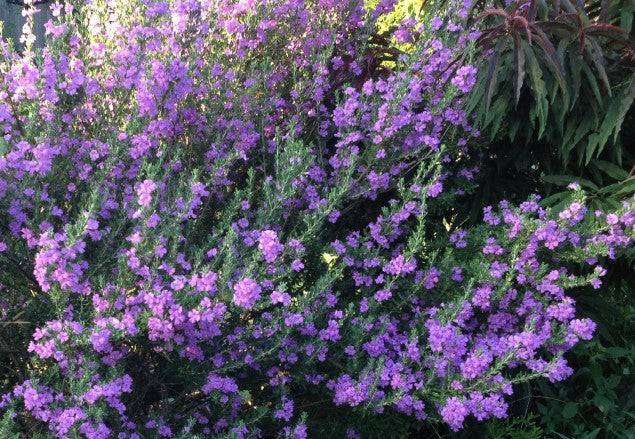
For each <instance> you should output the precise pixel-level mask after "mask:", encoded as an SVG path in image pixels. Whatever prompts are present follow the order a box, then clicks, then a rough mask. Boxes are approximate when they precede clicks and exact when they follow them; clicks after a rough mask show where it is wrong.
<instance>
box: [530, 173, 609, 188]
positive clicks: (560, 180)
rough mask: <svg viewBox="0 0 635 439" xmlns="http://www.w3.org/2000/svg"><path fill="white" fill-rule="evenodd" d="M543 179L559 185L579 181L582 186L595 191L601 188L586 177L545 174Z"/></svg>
mask: <svg viewBox="0 0 635 439" xmlns="http://www.w3.org/2000/svg"><path fill="white" fill-rule="evenodd" d="M542 180H543V181H545V182H547V183H551V184H555V185H557V186H566V185H568V184H569V183H573V182H574V181H575V182H578V183H580V185H581V186H584V187H587V188H589V189H592V190H594V191H598V190H599V188H598V187H597V185H596V184H595V183H593V182H592V181H589V180H587V179H586V178H580V177H575V176H573V175H543V176H542Z"/></svg>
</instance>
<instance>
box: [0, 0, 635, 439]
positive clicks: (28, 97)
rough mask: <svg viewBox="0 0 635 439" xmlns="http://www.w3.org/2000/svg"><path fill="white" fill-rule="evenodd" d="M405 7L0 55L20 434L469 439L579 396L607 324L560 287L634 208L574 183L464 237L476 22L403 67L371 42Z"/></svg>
mask: <svg viewBox="0 0 635 439" xmlns="http://www.w3.org/2000/svg"><path fill="white" fill-rule="evenodd" d="M393 7H394V2H392V1H382V2H379V4H378V5H377V6H376V7H375V8H372V9H371V10H366V9H364V7H363V5H362V4H361V2H359V1H356V0H351V1H340V0H337V1H332V0H313V1H301V0H270V1H251V0H241V1H234V0H171V1H154V0H143V1H142V0H136V1H130V0H126V1H123V0H122V1H119V0H112V1H100V0H94V1H92V2H77V3H76V4H74V5H73V3H68V2H67V3H64V5H62V4H54V5H53V12H54V15H55V17H56V20H55V21H54V22H51V23H49V24H48V25H47V34H48V38H49V40H48V43H47V46H46V48H45V49H43V50H42V51H41V52H34V51H32V50H30V46H31V45H32V41H31V37H30V34H29V30H28V25H27V29H26V33H25V38H24V41H25V43H26V49H25V51H24V52H23V53H20V54H18V53H16V52H15V51H13V50H12V49H11V47H10V46H9V45H8V44H7V43H6V42H3V43H2V47H0V50H1V51H2V56H1V59H0V72H1V73H0V75H1V76H0V98H1V100H0V120H1V122H2V129H3V135H4V138H3V139H4V140H3V141H2V142H3V143H2V144H1V148H2V156H1V157H0V218H1V220H2V225H3V228H2V232H1V233H2V235H1V244H2V245H1V247H0V258H2V259H3V266H2V271H1V276H2V278H1V279H0V280H1V281H2V290H1V291H2V296H0V298H1V300H2V302H0V303H1V306H2V308H0V311H1V313H0V317H1V319H2V321H0V323H1V324H2V325H1V326H0V330H2V331H3V337H2V340H3V345H2V346H0V349H3V355H4V352H5V351H6V353H7V354H9V355H7V356H6V357H4V356H3V357H2V358H3V360H2V361H3V365H5V364H6V367H4V368H3V372H2V375H1V377H2V378H1V379H2V384H1V385H2V390H3V396H2V397H1V399H0V414H1V415H2V418H1V419H2V421H1V422H0V432H2V433H3V435H4V436H6V437H11V436H15V435H18V434H20V433H24V434H30V435H33V436H35V435H38V434H44V435H50V436H52V437H60V438H66V437H88V438H107V437H119V438H140V437H199V436H200V437H254V436H262V437H288V438H301V437H307V435H315V436H318V437H319V435H334V436H335V437H340V436H344V435H346V436H347V437H358V436H359V435H360V434H364V432H366V431H373V430H374V431H375V432H377V431H381V430H382V429H383V430H385V431H392V433H393V434H394V432H395V430H396V429H398V428H405V429H407V428H410V426H411V425H417V423H420V422H421V421H423V420H428V421H427V422H436V421H437V420H441V421H442V422H444V423H445V424H447V425H448V426H449V427H450V428H452V429H454V430H458V429H460V428H461V427H462V426H463V424H464V422H465V420H466V419H468V418H470V417H474V418H476V419H477V420H483V419H487V418H491V417H495V418H502V417H504V416H505V415H506V409H507V403H506V400H505V398H506V396H507V395H511V394H512V392H513V385H514V384H516V383H521V382H525V381H527V380H530V379H533V378H536V377H547V378H548V379H549V380H552V381H558V380H562V379H564V378H566V377H567V376H569V375H570V374H571V372H572V370H571V368H570V367H569V366H568V365H567V362H566V360H565V359H564V358H563V354H564V353H565V352H566V351H567V350H568V349H570V348H571V347H573V346H574V345H575V344H576V343H578V342H579V341H580V340H588V339H590V338H591V337H592V334H593V331H594V327H595V324H594V323H593V322H592V321H591V320H588V319H581V318H577V317H576V313H575V303H574V300H573V299H572V298H571V297H569V296H567V294H566V291H567V290H569V289H572V288H576V287H579V286H582V285H588V284H590V285H593V286H594V287H595V288H599V287H600V285H601V277H602V275H603V274H604V273H605V269H604V268H603V266H602V265H601V264H602V263H603V262H602V261H604V260H606V259H609V260H610V259H611V258H614V257H615V256H616V254H617V252H619V251H620V250H621V249H623V248H625V247H627V246H629V245H630V244H632V239H633V232H634V231H633V225H634V223H635V212H634V211H633V209H632V205H630V204H628V203H626V202H625V203H624V205H623V206H622V207H621V208H620V209H619V210H616V211H615V212H608V213H605V212H600V211H595V212H589V211H587V208H586V207H585V195H584V193H583V192H582V191H581V190H580V188H579V187H577V186H576V185H573V186H572V187H571V190H572V191H573V194H574V198H575V200H576V201H575V202H574V203H573V204H571V205H570V206H569V207H568V208H567V209H565V210H564V211H562V212H560V213H559V214H558V215H555V214H552V213H551V212H550V211H548V210H545V209H543V208H542V207H541V206H540V205H539V197H537V196H536V197H534V198H532V199H530V200H527V201H526V202H524V203H522V204H520V205H519V206H517V207H515V206H512V205H510V204H509V203H505V202H503V203H501V204H500V206H497V207H487V208H486V209H485V210H484V218H483V223H482V224H480V225H479V226H477V227H470V228H468V229H462V228H460V227H459V224H454V223H453V206H455V205H456V204H458V203H461V202H462V199H463V198H464V197H465V196H466V194H468V193H469V191H470V190H471V189H472V188H473V187H474V185H475V182H476V180H475V176H476V175H477V172H478V169H477V168H476V167H475V166H474V164H475V159H474V157H473V156H474V154H473V153H472V151H471V150H470V148H469V143H470V139H471V138H473V137H475V136H478V131H477V130H475V129H474V128H473V127H472V126H471V124H470V122H469V120H468V119H467V118H466V117H465V114H464V112H463V110H462V105H463V98H464V96H465V94H466V93H468V92H469V91H470V89H471V87H472V86H473V85H474V82H475V78H476V73H477V72H476V69H475V68H474V67H472V66H471V65H470V64H469V62H468V61H469V53H470V50H469V48H470V47H471V46H472V44H473V42H474V40H475V39H476V36H477V33H476V32H475V31H472V30H471V29H466V28H465V27H464V25H463V24H462V23H463V22H464V21H465V18H466V17H467V14H468V10H469V8H470V5H469V4H466V3H464V2H460V3H457V4H454V5H450V6H449V7H448V8H447V9H445V10H439V11H438V15H436V16H434V17H432V18H430V20H428V21H417V20H412V19H408V20H404V22H402V23H401V24H400V26H399V27H398V29H396V30H394V32H395V35H394V38H397V39H399V40H404V39H405V40H408V41H409V43H410V44H411V45H412V47H413V48H412V50H409V51H408V52H407V53H402V52H400V51H399V50H398V49H395V48H394V47H393V46H389V45H385V46H382V45H381V44H379V43H378V42H377V41H378V40H377V35H376V34H375V23H376V22H377V20H379V19H380V18H381V17H382V15H384V14H388V13H390V12H391V10H392V8H393ZM382 38H383V39H390V38H393V36H390V35H389V36H386V35H383V36H382ZM466 48H467V49H466ZM459 54H460V55H461V56H460V57H459V56H458V55H459ZM466 54H467V55H466ZM7 328H17V329H15V330H14V329H7ZM5 334H6V336H5ZM4 344H6V346H4ZM5 358H6V360H5ZM393 421H394V422H395V424H391V423H392V422H393ZM397 421H398V422H397ZM395 425H396V426H395ZM387 429H388V430H387ZM16 437H17V436H16Z"/></svg>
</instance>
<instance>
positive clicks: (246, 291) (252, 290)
mask: <svg viewBox="0 0 635 439" xmlns="http://www.w3.org/2000/svg"><path fill="white" fill-rule="evenodd" d="M261 292H262V288H261V287H260V285H258V283H257V282H256V281H255V280H253V279H249V278H244V279H242V280H240V281H238V282H237V283H236V284H235V285H234V304H235V305H236V306H238V307H240V308H245V309H251V308H253V306H254V305H255V303H256V302H257V301H258V299H260V293H261Z"/></svg>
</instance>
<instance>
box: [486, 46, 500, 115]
mask: <svg viewBox="0 0 635 439" xmlns="http://www.w3.org/2000/svg"><path fill="white" fill-rule="evenodd" d="M503 44H504V40H500V41H499V42H498V44H497V45H496V48H495V49H494V53H493V54H492V56H491V58H490V61H489V67H488V69H487V79H486V81H485V84H486V86H485V87H486V92H485V111H486V112H487V111H489V106H490V104H491V102H492V96H493V95H494V91H495V90H496V82H497V81H498V77H497V75H496V72H497V70H498V65H499V60H500V54H501V51H502V50H503Z"/></svg>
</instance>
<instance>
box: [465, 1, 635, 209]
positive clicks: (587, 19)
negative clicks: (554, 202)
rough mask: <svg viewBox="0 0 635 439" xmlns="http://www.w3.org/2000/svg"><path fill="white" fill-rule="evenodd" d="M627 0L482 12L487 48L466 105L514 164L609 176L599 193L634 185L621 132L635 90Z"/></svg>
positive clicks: (619, 192)
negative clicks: (616, 5)
mask: <svg viewBox="0 0 635 439" xmlns="http://www.w3.org/2000/svg"><path fill="white" fill-rule="evenodd" d="M603 3H605V2H603ZM631 7H632V5H631V2H624V8H608V9H607V10H606V12H604V13H599V12H598V11H599V10H600V9H601V8H600V9H598V7H596V6H594V5H593V4H589V5H587V7H586V9H584V8H580V7H578V6H577V5H574V4H572V3H571V2H569V0H564V1H562V2H557V3H556V4H555V5H554V4H553V3H540V2H537V1H535V2H531V3H530V4H529V6H528V7H527V5H525V6H523V3H522V2H512V3H511V4H510V5H509V6H508V7H507V8H505V9H503V8H491V9H486V10H485V11H484V12H483V13H482V14H481V15H480V16H479V17H478V20H480V23H481V27H483V28H484V30H483V33H482V34H481V36H480V37H479V41H478V45H479V47H481V48H482V50H483V54H484V55H486V57H484V61H483V63H482V65H481V66H480V71H479V77H478V80H477V84H476V86H475V89H474V91H473V93H472V95H471V97H470V99H469V102H468V109H469V111H470V112H472V114H474V115H475V117H476V120H477V125H478V127H479V128H480V129H481V130H483V132H484V134H486V137H487V138H488V139H489V140H490V142H491V144H490V145H488V147H487V148H488V152H489V153H490V154H491V153H497V155H496V157H495V159H496V160H499V161H500V159H505V158H508V159H509V161H510V164H511V165H512V166H513V170H514V171H521V172H523V170H526V169H528V168H529V167H530V166H531V167H532V169H531V170H530V171H533V172H529V179H530V180H531V181H532V182H534V183H539V182H538V181H536V179H538V180H539V179H540V176H541V174H547V175H549V174H558V175H570V176H572V178H576V179H580V178H586V179H588V180H592V181H593V182H594V184H595V185H596V186H600V187H601V186H604V185H607V186H609V187H608V188H606V189H604V190H603V192H601V193H600V194H599V195H600V196H601V198H612V199H619V198H622V199H623V198H624V197H627V196H630V195H632V193H633V191H632V190H631V189H630V188H631V183H630V182H625V180H627V178H628V175H629V169H630V167H631V166H632V164H633V157H632V152H630V151H629V148H627V147H626V143H625V142H627V141H628V136H627V135H623V134H621V128H622V126H623V125H624V124H625V123H626V124H632V120H631V119H630V117H631V116H629V111H630V109H631V108H632V104H633V98H634V97H635V74H634V73H633V70H632V67H633V59H635V58H634V54H635V49H634V48H635V45H634V43H633V41H632V40H631V39H630V37H629V32H630V30H631V27H632V22H631V20H630V19H629V18H628V16H629V14H628V13H625V12H624V11H626V10H629V8H631ZM597 15H604V16H605V17H604V19H605V20H606V22H598V21H597V19H598V17H597ZM630 15H631V16H632V13H631V14H630ZM600 18H602V17H600ZM620 26H621V27H620ZM625 121H626V122H625ZM492 146H493V147H492ZM607 163H608V164H607ZM548 183H551V182H548ZM547 189H548V190H550V187H547ZM594 190H595V189H594ZM609 202H610V201H609Z"/></svg>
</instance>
